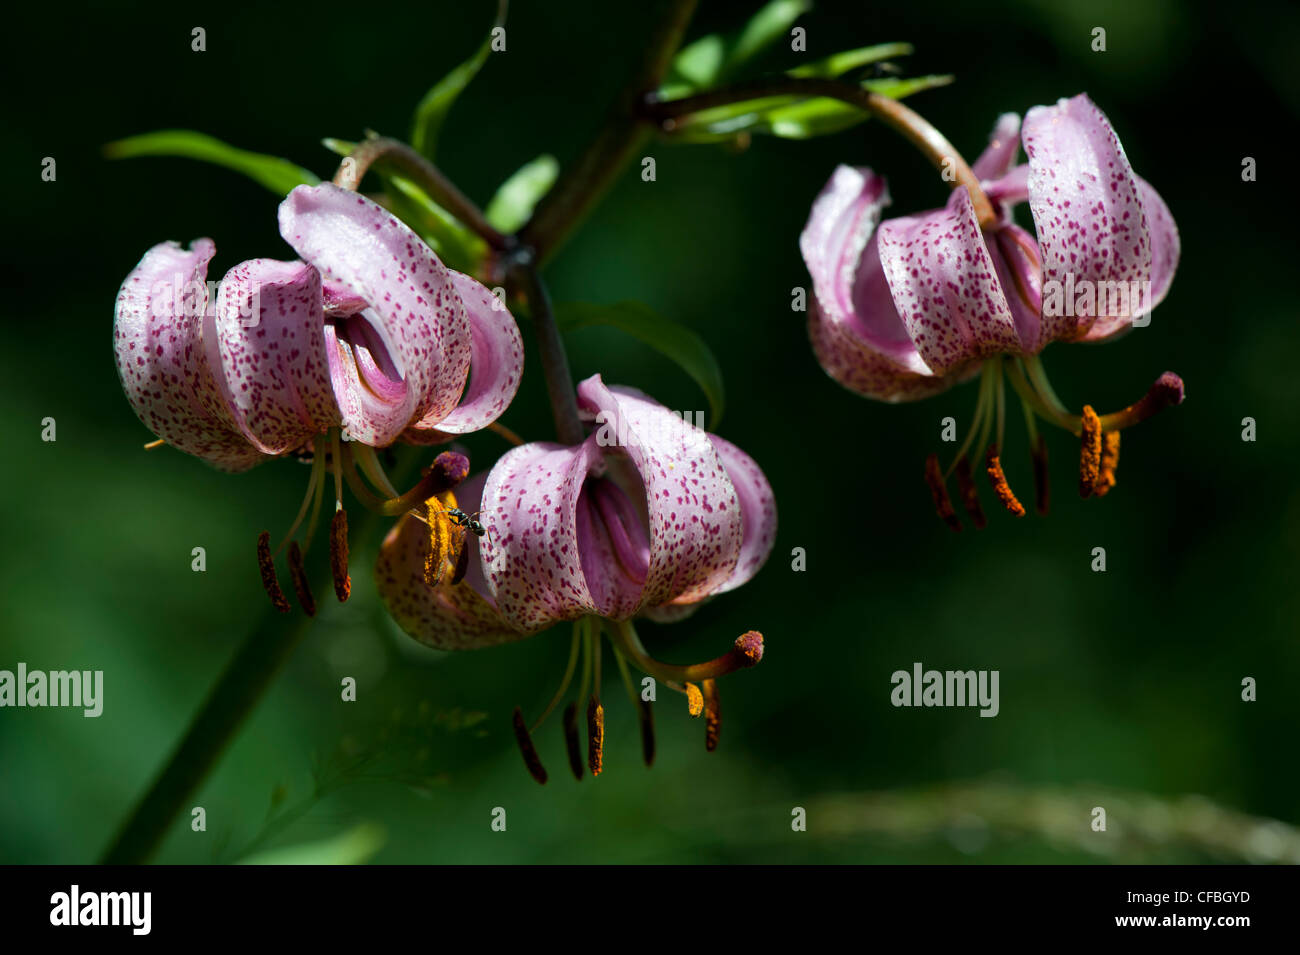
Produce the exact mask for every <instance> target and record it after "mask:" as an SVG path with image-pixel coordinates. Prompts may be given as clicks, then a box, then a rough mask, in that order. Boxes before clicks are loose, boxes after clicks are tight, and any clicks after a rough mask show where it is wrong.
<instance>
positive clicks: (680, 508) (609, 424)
mask: <svg viewBox="0 0 1300 955" xmlns="http://www.w3.org/2000/svg"><path fill="white" fill-rule="evenodd" d="M578 407H579V410H580V411H582V412H583V413H584V414H585V415H586V416H588V417H589V418H593V419H594V420H595V422H596V425H597V429H596V431H595V433H593V435H592V436H591V438H589V439H588V441H589V443H590V442H591V441H593V440H594V441H595V442H596V443H597V444H598V445H600V446H601V449H602V450H603V451H604V452H605V453H606V455H613V456H618V455H626V456H627V458H628V459H629V460H630V461H631V462H632V464H633V465H634V466H635V467H636V470H637V473H638V475H639V476H640V478H641V483H642V486H643V488H644V491H645V502H646V519H647V524H648V527H649V536H650V560H649V566H648V568H647V570H646V575H645V589H644V592H643V594H642V605H643V606H650V605H655V604H662V603H667V602H669V601H674V600H680V601H690V600H698V599H700V598H701V597H704V596H707V595H708V594H711V593H713V592H715V591H717V590H718V589H719V588H720V587H722V586H723V585H724V584H725V583H726V582H727V580H728V579H729V578H730V577H731V575H732V573H733V572H734V571H735V568H736V562H737V561H738V560H739V558H740V551H741V544H742V541H743V537H744V528H743V516H742V513H741V508H740V501H739V499H738V497H737V495H736V489H735V486H734V485H733V484H732V482H731V478H730V477H728V475H727V470H726V467H725V466H724V465H723V463H722V459H721V457H719V455H718V452H717V451H716V450H715V448H714V446H713V444H712V442H711V441H710V440H709V436H708V435H707V434H706V433H705V432H704V431H703V430H701V429H700V428H697V427H695V426H694V425H693V424H690V423H688V422H687V421H686V420H684V419H683V418H682V416H681V415H678V414H674V413H673V412H671V411H669V410H668V409H667V408H665V407H664V406H663V405H661V404H659V403H658V402H656V401H654V400H653V399H651V398H649V397H647V396H646V395H644V394H642V393H640V392H638V391H636V390H635V389H632V388H623V387H617V386H615V387H606V386H605V384H604V382H603V381H602V380H601V378H600V375H593V376H592V377H590V378H588V379H586V380H585V381H583V382H582V383H580V384H579V385H578Z"/></svg>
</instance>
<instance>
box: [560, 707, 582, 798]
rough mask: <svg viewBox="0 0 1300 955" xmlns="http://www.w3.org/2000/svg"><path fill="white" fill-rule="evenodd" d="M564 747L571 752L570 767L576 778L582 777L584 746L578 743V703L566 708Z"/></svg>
mask: <svg viewBox="0 0 1300 955" xmlns="http://www.w3.org/2000/svg"><path fill="white" fill-rule="evenodd" d="M564 748H565V749H566V750H567V751H568V753H569V769H570V770H572V771H573V778H574V779H581V778H582V748H581V747H580V746H579V745H578V704H577V703H570V704H569V705H568V706H566V707H565V708H564Z"/></svg>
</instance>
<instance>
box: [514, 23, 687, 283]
mask: <svg viewBox="0 0 1300 955" xmlns="http://www.w3.org/2000/svg"><path fill="white" fill-rule="evenodd" d="M695 5H696V0H662V3H661V9H662V13H661V15H660V18H659V21H658V24H657V26H656V27H655V30H654V32H653V34H651V37H650V40H649V42H648V44H647V45H646V47H645V54H644V56H643V58H642V60H641V64H640V66H639V67H638V68H637V71H636V73H635V74H634V75H633V77H632V79H631V81H630V82H629V83H628V85H627V86H626V87H625V88H624V89H623V92H622V94H621V95H620V96H619V98H618V100H617V101H616V102H615V104H614V108H613V110H612V112H611V113H610V116H609V119H608V120H607V121H606V122H605V123H604V125H603V126H602V127H601V130H600V132H599V133H597V134H596V137H595V139H593V140H592V141H591V142H590V143H589V144H588V145H587V147H586V149H584V150H583V152H582V153H581V154H580V155H579V156H578V158H577V160H576V161H575V162H574V163H573V164H572V166H570V167H569V168H568V169H566V170H565V172H564V174H563V175H562V176H561V178H560V181H559V182H557V183H556V184H555V186H554V187H553V188H552V189H551V190H550V192H548V193H547V194H546V196H545V197H544V198H543V199H542V200H541V202H539V203H538V204H537V209H536V210H535V211H534V212H533V215H532V218H531V219H529V221H528V223H527V224H526V225H525V226H524V227H523V229H522V230H521V231H520V232H519V240H520V242H521V243H523V244H524V245H528V246H532V248H533V249H535V250H536V252H537V255H538V260H539V262H544V261H545V260H547V259H548V258H550V257H551V256H552V255H553V254H554V253H555V251H556V249H558V248H559V247H560V245H561V244H563V242H564V240H565V239H566V238H568V236H569V234H570V233H571V232H572V231H573V229H574V228H575V227H576V226H577V225H578V223H579V222H581V221H582V220H583V219H584V218H585V217H586V215H587V213H589V212H590V211H591V210H592V208H594V207H595V205H596V204H597V203H598V202H599V201H600V199H601V198H602V197H603V196H604V194H605V193H606V191H608V189H609V188H610V186H611V185H613V183H614V180H615V179H616V178H617V176H618V174H619V172H620V171H622V169H623V167H624V166H625V165H626V164H627V162H628V160H629V159H631V157H632V155H633V154H634V153H635V152H636V150H637V148H638V147H639V146H641V145H642V144H643V143H645V142H646V140H647V139H649V137H650V133H651V128H650V126H649V124H647V123H646V122H645V119H646V117H645V116H644V115H642V114H641V112H640V109H639V106H640V104H641V103H642V102H644V100H645V97H646V96H647V94H649V93H652V92H653V91H654V90H656V89H658V88H659V85H660V83H662V82H663V77H664V74H665V73H666V72H667V71H668V67H669V66H670V65H671V63H672V58H673V55H674V54H675V53H676V52H677V48H678V47H679V46H681V42H682V36H683V35H684V34H685V32H686V27H687V25H688V24H689V23H690V20H691V16H692V15H693V14H694V13H695Z"/></svg>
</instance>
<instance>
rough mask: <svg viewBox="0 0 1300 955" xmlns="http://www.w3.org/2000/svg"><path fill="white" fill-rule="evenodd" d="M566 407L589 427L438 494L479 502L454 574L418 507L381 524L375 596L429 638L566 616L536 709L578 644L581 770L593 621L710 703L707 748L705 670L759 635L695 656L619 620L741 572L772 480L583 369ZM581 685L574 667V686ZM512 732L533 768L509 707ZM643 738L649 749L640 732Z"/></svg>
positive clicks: (739, 656)
mask: <svg viewBox="0 0 1300 955" xmlns="http://www.w3.org/2000/svg"><path fill="white" fill-rule="evenodd" d="M578 404H579V409H580V412H581V413H582V415H583V417H584V419H585V420H587V421H589V422H591V423H592V424H593V429H592V431H591V433H590V434H589V435H588V437H587V438H586V440H584V441H583V442H582V443H581V444H578V445H573V446H566V445H561V444H555V443H549V442H538V443H530V444H524V445H521V446H519V447H516V448H514V449H513V450H512V451H510V452H508V453H507V454H505V455H504V456H503V457H502V458H501V459H500V460H499V461H498V462H497V463H496V465H495V466H494V467H493V468H492V470H491V471H490V472H488V473H486V474H478V475H475V476H474V477H471V478H470V479H469V480H467V481H465V482H464V483H463V484H461V485H460V486H459V487H458V488H457V490H456V499H452V498H450V497H449V496H444V498H443V499H442V507H441V509H443V510H446V509H448V508H451V507H459V508H461V509H463V511H470V512H479V513H480V519H481V521H482V528H481V529H482V531H483V535H482V536H481V537H479V538H477V543H478V546H477V547H470V548H469V551H470V555H469V557H468V560H467V561H466V562H465V563H466V566H465V567H464V569H463V581H459V580H458V579H457V578H458V576H459V575H455V574H452V573H451V570H452V568H453V566H454V564H455V563H456V560H455V557H456V556H457V555H455V554H452V553H449V554H448V555H447V557H446V563H445V565H443V564H441V563H440V564H439V566H438V567H436V568H434V569H433V570H432V571H431V570H430V567H429V561H430V555H431V554H439V555H441V554H442V549H441V547H440V545H439V544H438V541H437V535H436V533H434V534H433V535H432V537H433V539H432V540H431V530H436V524H437V521H436V520H435V513H434V512H433V511H431V512H430V514H429V519H428V520H427V521H421V520H419V519H417V518H415V517H413V516H408V517H407V518H404V519H403V520H402V521H400V522H399V523H398V524H397V525H396V526H395V527H394V528H393V530H392V531H391V533H390V534H389V535H388V538H387V540H385V542H384V544H383V546H382V548H381V551H380V556H379V561H378V563H377V566H376V569H375V577H376V581H377V584H378V588H379V593H380V595H381V597H382V598H383V600H384V602H385V603H386V604H387V606H388V609H389V611H390V612H391V613H392V615H393V617H394V619H395V620H396V621H397V623H398V624H399V625H400V626H401V627H402V629H403V630H405V631H406V632H407V633H409V634H410V635H411V636H413V637H414V638H415V639H417V640H419V641H420V642H421V643H425V644H427V645H429V646H432V647H436V648H438V649H443V650H462V649H472V648H477V647H488V646H495V645H498V644H502V643H507V642H511V641H515V640H520V639H523V638H524V637H527V636H529V635H531V634H535V633H538V632H539V631H542V630H545V629H547V628H549V627H551V626H553V625H554V624H556V623H558V622H561V621H566V620H576V621H578V626H577V627H576V628H575V633H574V641H573V649H572V653H571V659H570V664H569V668H568V672H567V674H566V677H565V680H564V682H563V685H562V686H561V688H560V692H559V693H558V694H557V695H556V697H555V699H554V700H553V701H552V704H551V706H550V707H548V709H547V711H546V714H543V717H542V719H544V718H545V716H546V715H547V714H549V713H550V711H551V709H553V708H554V706H555V705H556V704H557V703H558V702H559V701H560V699H562V698H563V695H564V693H565V692H566V691H567V688H568V684H569V679H570V677H572V675H573V673H574V669H575V666H576V660H577V658H578V655H579V651H580V650H581V651H582V652H583V654H584V655H585V657H586V659H587V661H588V663H587V666H585V667H584V672H589V670H590V668H591V667H592V666H593V663H592V661H593V660H594V667H595V669H596V674H597V675H596V682H595V687H596V694H597V695H596V696H594V697H593V698H592V700H591V703H590V705H589V707H588V716H589V720H588V722H589V726H588V729H589V739H590V743H591V746H590V752H589V765H590V767H591V769H592V772H593V773H597V772H599V768H598V767H599V763H600V752H601V745H602V743H601V742H600V740H603V728H598V727H597V725H596V723H597V722H598V721H597V716H599V724H600V727H603V708H601V707H600V705H599V675H598V674H599V657H600V630H601V629H603V630H604V631H605V632H606V633H607V634H608V636H609V638H610V641H611V643H612V645H613V647H614V652H615V656H616V659H617V660H618V663H619V666H620V668H621V669H623V671H624V674H625V675H626V666H625V660H626V659H629V658H630V659H631V661H632V662H633V663H634V664H636V665H637V666H638V667H639V668H640V669H641V670H643V671H644V672H645V673H647V674H648V675H650V676H652V677H654V678H655V679H656V680H658V681H659V682H660V683H665V684H667V685H669V686H671V687H674V688H678V689H681V690H682V691H684V692H685V693H686V694H687V695H688V699H689V702H690V706H689V709H690V710H691V712H692V715H698V714H699V712H701V709H702V708H703V709H704V710H705V711H707V713H708V714H711V715H710V718H709V720H708V721H707V723H708V726H709V727H710V729H709V732H708V734H707V740H708V743H709V748H710V749H712V748H713V746H715V745H716V741H717V729H718V720H717V703H716V699H717V698H716V687H715V686H714V684H713V681H714V680H715V679H716V678H717V677H719V676H722V675H724V674H725V673H729V672H731V671H733V670H735V669H738V668H742V667H747V666H753V665H754V664H755V663H757V662H758V660H759V659H760V658H761V656H762V649H763V644H762V637H761V635H759V634H758V633H756V632H752V631H751V632H750V633H747V634H745V635H743V636H742V637H741V638H739V639H738V640H737V641H736V642H735V645H734V646H733V647H732V649H731V650H730V651H728V652H727V653H726V654H724V655H723V656H721V657H719V658H718V659H716V660H713V661H710V662H708V663H704V664H696V665H693V666H675V665H671V664H666V663H662V662H660V661H658V660H655V659H653V658H651V657H650V656H649V654H648V653H647V652H646V651H645V648H644V647H643V646H642V644H641V641H640V639H639V638H638V637H637V634H636V631H635V629H634V627H633V623H632V621H633V618H635V617H646V618H649V619H652V620H659V621H667V620H677V619H681V618H682V617H685V616H687V615H688V614H690V613H691V612H692V611H693V610H694V609H695V608H696V607H698V606H699V605H700V603H701V602H703V601H705V600H708V599H710V598H712V597H714V596H716V595H718V594H722V593H726V592H727V591H729V590H733V589H735V588H736V587H739V586H740V585H741V584H743V583H745V582H746V581H747V580H749V579H750V578H751V577H753V575H754V574H755V573H756V572H757V571H758V569H759V568H760V567H761V566H762V565H763V563H764V561H766V559H767V557H768V555H769V553H770V552H771V550H772V545H773V542H774V540H775V534H776V503H775V500H774V497H773V495H772V489H771V486H770V485H769V484H768V482H767V479H766V478H765V477H764V475H763V472H762V471H761V470H760V469H759V467H758V465H757V464H755V462H754V461H753V459H752V458H750V457H749V456H748V455H747V454H745V453H744V452H743V451H741V450H740V449H739V448H737V447H736V446H735V445H733V444H731V443H730V442H729V441H726V440H724V439H723V438H720V437H718V436H717V435H713V434H707V433H705V432H704V431H702V430H700V429H699V428H697V427H695V426H694V425H692V424H690V423H688V422H687V421H685V420H683V418H682V417H681V416H680V415H677V414H674V413H673V412H671V411H669V410H668V409H667V408H665V407H663V406H662V405H660V404H658V403H657V402H655V401H654V400H653V399H651V398H649V397H648V396H646V395H644V394H642V393H641V392H639V391H636V390H634V389H631V388H624V387H619V386H606V385H605V383H604V382H603V381H602V380H601V378H600V376H599V375H595V376H593V377H591V378H588V379H587V380H585V381H583V382H582V383H581V384H580V385H579V386H578ZM463 511H462V513H463ZM421 568H423V569H424V570H423V572H422V570H421ZM696 683H702V684H703V685H704V689H703V691H700V690H699V689H697V688H696V687H695V684H696ZM629 686H630V684H629ZM585 687H586V683H585V680H584V688H583V690H582V691H580V692H579V694H578V696H579V698H580V699H581V698H584V697H585V696H586V689H585ZM637 705H638V706H639V709H640V710H641V712H642V714H643V715H642V725H643V730H644V731H645V732H646V733H647V734H649V729H648V728H647V726H648V718H649V717H648V709H647V708H646V707H644V706H641V705H640V702H639V698H637ZM575 713H576V704H570V707H569V713H568V715H567V716H566V740H567V741H568V744H569V754H570V763H571V766H572V767H573V769H574V772H575V775H577V776H578V777H579V778H580V777H581V759H580V758H579V757H578V756H577V735H576V729H575V719H576V716H575ZM540 722H541V720H540V719H539V720H538V721H537V723H538V724H540ZM533 728H534V729H535V728H536V724H535V725H534V727H533ZM516 731H517V735H518V737H519V740H520V745H521V747H522V748H523V750H524V754H525V761H526V763H527V764H528V766H529V769H530V771H533V774H534V776H536V777H538V778H539V780H540V781H544V777H545V771H544V770H542V771H541V772H540V773H539V772H537V771H536V770H537V769H539V768H540V760H538V759H537V757H536V751H535V750H534V749H533V748H532V743H531V739H530V731H529V730H528V728H527V727H525V726H524V725H523V721H522V716H520V715H518V712H517V713H516ZM645 739H646V740H648V741H649V742H647V743H646V746H647V752H646V756H647V762H648V761H649V760H650V759H651V758H652V755H653V742H652V736H649V735H647V736H646V737H645Z"/></svg>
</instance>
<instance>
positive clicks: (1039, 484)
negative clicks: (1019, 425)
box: [1033, 434, 1051, 517]
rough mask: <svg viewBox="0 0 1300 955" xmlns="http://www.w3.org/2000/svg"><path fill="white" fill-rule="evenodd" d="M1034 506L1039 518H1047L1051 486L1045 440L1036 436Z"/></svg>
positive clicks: (1041, 436)
mask: <svg viewBox="0 0 1300 955" xmlns="http://www.w3.org/2000/svg"><path fill="white" fill-rule="evenodd" d="M1033 454H1034V504H1035V510H1037V511H1038V513H1039V515H1040V516H1041V517H1046V516H1047V509H1048V507H1049V506H1050V504H1051V485H1050V484H1049V482H1048V475H1047V439H1046V438H1045V437H1043V435H1041V434H1040V435H1039V436H1038V440H1037V441H1035V442H1034V450H1033Z"/></svg>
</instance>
